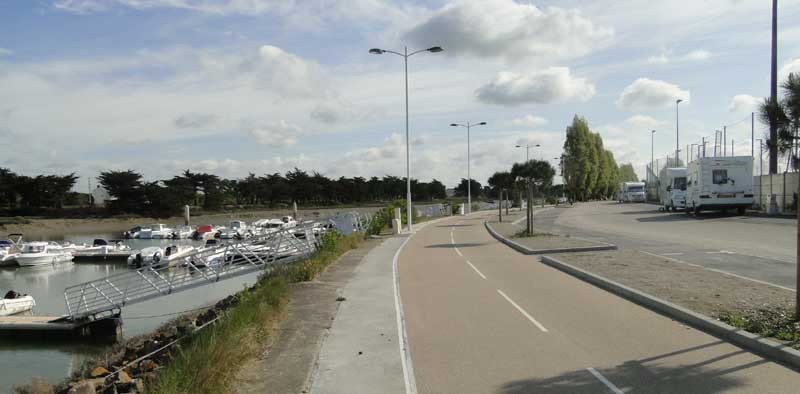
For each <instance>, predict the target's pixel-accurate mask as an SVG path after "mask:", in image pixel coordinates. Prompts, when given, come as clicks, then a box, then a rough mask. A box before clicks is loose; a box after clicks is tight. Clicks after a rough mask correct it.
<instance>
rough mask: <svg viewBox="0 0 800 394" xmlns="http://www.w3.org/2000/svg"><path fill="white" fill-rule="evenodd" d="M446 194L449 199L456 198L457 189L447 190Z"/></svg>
mask: <svg viewBox="0 0 800 394" xmlns="http://www.w3.org/2000/svg"><path fill="white" fill-rule="evenodd" d="M439 190H441V189H439ZM444 192H445V194H447V197H448V198H450V197H455V196H456V189H445V190H444Z"/></svg>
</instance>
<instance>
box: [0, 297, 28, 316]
mask: <svg viewBox="0 0 800 394" xmlns="http://www.w3.org/2000/svg"><path fill="white" fill-rule="evenodd" d="M34 306H36V301H34V300H33V297H31V296H23V297H19V298H12V299H0V316H10V315H15V314H17V313H22V312H26V311H29V310H31V309H33V307H34Z"/></svg>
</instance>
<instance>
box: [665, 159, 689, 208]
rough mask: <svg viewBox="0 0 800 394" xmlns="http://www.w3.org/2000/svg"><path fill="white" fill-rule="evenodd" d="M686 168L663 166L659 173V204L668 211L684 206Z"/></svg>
mask: <svg viewBox="0 0 800 394" xmlns="http://www.w3.org/2000/svg"><path fill="white" fill-rule="evenodd" d="M687 174H688V170H687V169H686V168H665V169H664V171H663V172H662V175H661V185H660V187H661V190H660V193H659V195H660V196H661V205H663V206H664V209H665V210H666V211H667V212H669V210H670V209H672V211H673V212H674V211H676V210H677V209H679V208H680V209H684V208H686V175H687Z"/></svg>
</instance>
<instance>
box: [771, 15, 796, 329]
mask: <svg viewBox="0 0 800 394" xmlns="http://www.w3.org/2000/svg"><path fill="white" fill-rule="evenodd" d="M771 49H772V59H771V64H770V83H769V92H770V95H769V97H770V100H771V101H772V102H773V103H777V102H778V0H772V48H771ZM769 139H770V141H772V142H773V144H772V146H773V148H772V149H770V152H769V173H770V174H775V173H777V172H778V150H777V149H776V148H777V144H775V141H777V140H778V129H777V128H776V127H775V125H773V124H771V123H770V125H769ZM771 194H772V193H771V192H770V199H771V198H772V196H771ZM798 236H800V233H798ZM799 253H800V252H799ZM798 269H800V265H798ZM797 289H798V290H800V287H797ZM797 297H798V299H797V306H796V315H797V316H800V292H798V293H797Z"/></svg>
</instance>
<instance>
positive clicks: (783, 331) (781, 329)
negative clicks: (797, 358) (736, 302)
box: [717, 308, 800, 350]
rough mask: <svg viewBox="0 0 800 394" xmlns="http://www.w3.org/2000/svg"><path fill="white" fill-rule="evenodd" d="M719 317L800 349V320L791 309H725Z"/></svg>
mask: <svg viewBox="0 0 800 394" xmlns="http://www.w3.org/2000/svg"><path fill="white" fill-rule="evenodd" d="M717 318H718V319H719V320H720V321H722V322H724V323H727V324H730V325H731V326H734V327H736V328H741V329H743V330H745V331H747V332H751V333H753V334H757V335H761V336H764V337H770V338H775V339H778V340H780V341H784V342H788V344H789V345H791V346H792V347H793V348H795V349H798V350H800V322H799V321H797V319H796V318H795V316H794V313H793V312H790V311H789V310H786V309H783V308H760V309H753V310H746V311H744V312H739V311H736V312H731V311H725V312H722V313H720V314H719V315H718V316H717Z"/></svg>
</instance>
